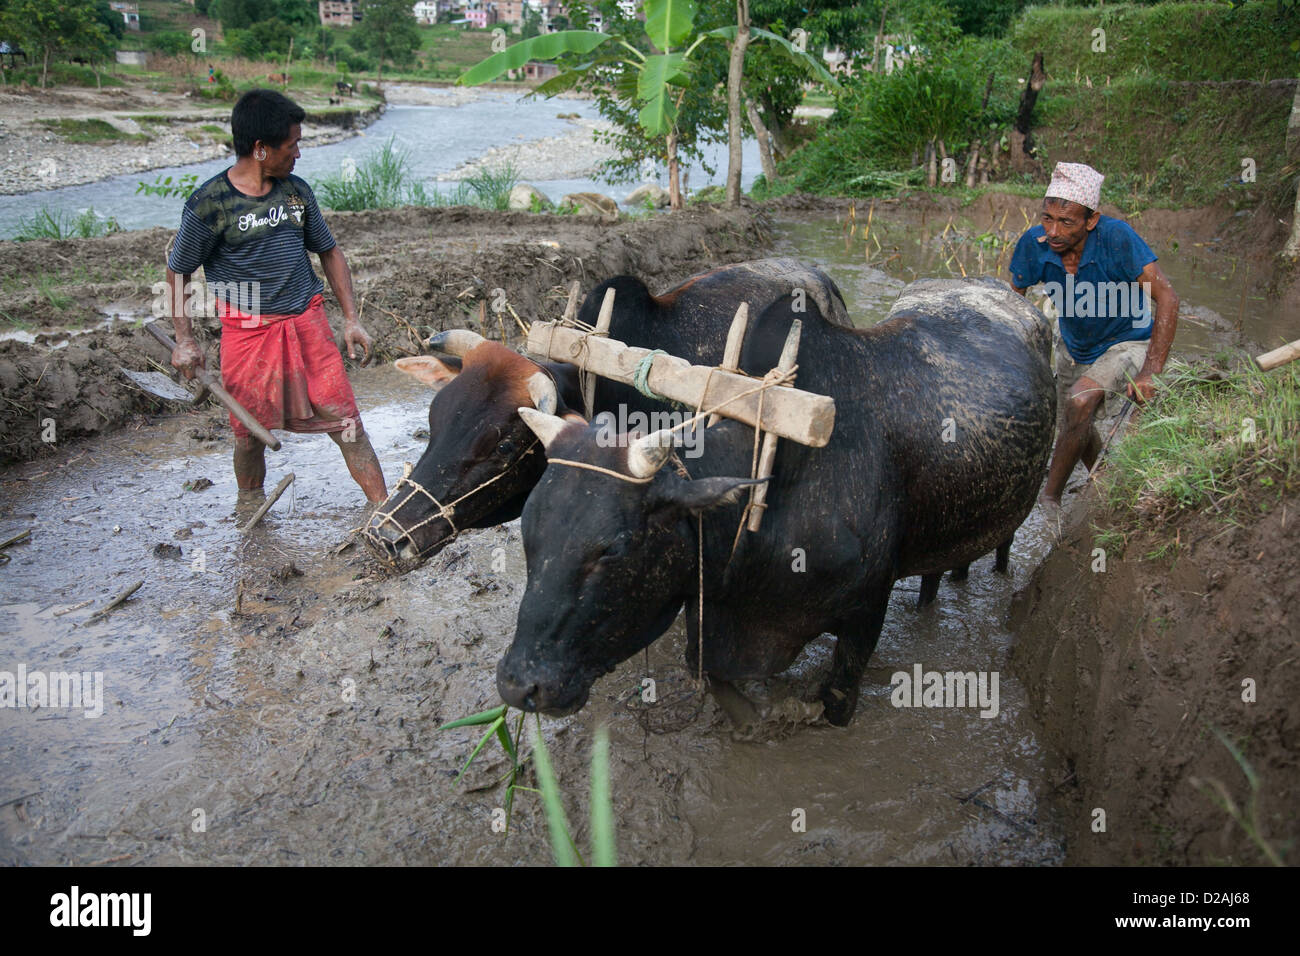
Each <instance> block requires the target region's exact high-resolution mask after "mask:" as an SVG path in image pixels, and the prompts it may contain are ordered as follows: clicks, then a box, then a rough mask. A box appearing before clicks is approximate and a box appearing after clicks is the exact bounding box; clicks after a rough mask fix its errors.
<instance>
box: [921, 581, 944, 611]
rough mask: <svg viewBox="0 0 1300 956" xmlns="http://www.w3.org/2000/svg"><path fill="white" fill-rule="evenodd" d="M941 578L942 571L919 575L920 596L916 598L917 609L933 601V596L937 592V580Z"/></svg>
mask: <svg viewBox="0 0 1300 956" xmlns="http://www.w3.org/2000/svg"><path fill="white" fill-rule="evenodd" d="M942 578H943V574H942V573H940V574H923V575H921V596H920V597H919V598H917V600H916V609H917V610H918V611H919V610H921V608H923V607H928V606H929V605H931V604H933V603H934V596H935V595H936V594H938V593H939V581H940V580H941V579H942Z"/></svg>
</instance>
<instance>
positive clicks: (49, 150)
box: [0, 84, 384, 195]
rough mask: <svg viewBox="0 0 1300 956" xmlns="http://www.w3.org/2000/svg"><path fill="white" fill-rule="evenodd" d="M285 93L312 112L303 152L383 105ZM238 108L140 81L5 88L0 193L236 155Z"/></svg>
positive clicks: (357, 126) (353, 131) (348, 132)
mask: <svg viewBox="0 0 1300 956" xmlns="http://www.w3.org/2000/svg"><path fill="white" fill-rule="evenodd" d="M289 95H290V96H291V97H293V98H294V99H295V101H296V102H298V104H299V105H300V106H302V107H303V109H305V110H306V111H307V122H305V123H303V139H302V148H304V149H307V148H310V147H312V146H323V145H325V144H328V143H336V142H339V141H340V140H343V139H347V138H348V137H351V136H355V135H357V133H358V132H359V131H360V130H362V129H364V128H365V127H367V126H369V125H370V124H371V123H373V122H374V121H375V120H377V119H378V118H379V117H380V116H381V115H382V114H383V109H384V105H383V104H382V103H380V102H378V101H374V100H367V99H362V98H358V99H357V100H356V102H355V104H346V105H342V106H340V105H338V104H331V103H330V102H329V98H328V97H326V96H322V95H320V94H317V93H313V92H306V91H298V90H290V91H289ZM232 106H233V104H232V103H227V102H219V101H212V100H203V99H196V98H195V97H192V96H189V95H188V94H184V93H165V92H159V91H157V90H151V89H148V88H147V87H145V86H143V85H140V84H133V85H129V86H125V87H120V86H119V87H106V88H105V89H102V90H93V89H85V88H81V87H60V88H53V89H48V90H38V89H27V90H23V89H20V88H15V87H9V88H7V89H5V90H4V91H2V92H0V156H3V157H4V162H3V163H2V164H0V195H17V194H20V193H28V192H34V191H40V190H48V189H58V188H61V187H63V186H75V185H80V184H83V183H92V182H98V181H100V180H103V179H108V178H110V177H113V176H119V175H121V174H122V173H124V172H146V171H148V170H151V169H165V168H168V167H172V166H182V165H187V164H190V163H200V162H204V161H206V160H210V159H217V158H220V157H222V156H233V155H234V154H233V152H232V151H231V149H230V109H231V107H232Z"/></svg>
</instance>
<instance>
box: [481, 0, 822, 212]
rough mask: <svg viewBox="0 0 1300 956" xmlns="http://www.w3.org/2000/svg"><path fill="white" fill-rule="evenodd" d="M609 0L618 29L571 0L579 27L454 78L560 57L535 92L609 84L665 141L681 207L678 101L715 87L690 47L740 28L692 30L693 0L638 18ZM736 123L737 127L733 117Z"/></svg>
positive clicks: (666, 0)
mask: <svg viewBox="0 0 1300 956" xmlns="http://www.w3.org/2000/svg"><path fill="white" fill-rule="evenodd" d="M611 7H613V4H610V5H608V6H602V8H601V12H602V14H604V15H605V17H606V22H607V23H609V24H610V26H609V29H611V30H617V31H618V32H617V33H614V32H611V33H602V32H598V31H595V30H589V29H582V28H581V27H582V26H585V25H587V23H588V21H587V16H586V11H585V8H583V7H582V5H581V4H571V5H570V6H569V13H570V16H571V17H573V20H574V23H575V24H577V25H578V26H579V29H575V30H566V31H561V32H559V33H550V34H546V35H544V36H540V37H534V38H532V39H529V40H524V41H522V42H520V43H516V44H514V45H513V46H510V47H507V48H506V49H505V50H503V51H501V52H499V53H495V54H493V55H492V56H490V57H488V58H487V59H486V60H483V61H482V62H481V63H478V64H476V65H475V66H473V67H471V68H470V69H469V70H467V71H466V72H465V73H464V74H462V75H461V77H460V78H459V80H458V81H457V82H458V83H463V84H465V85H468V86H474V85H478V84H480V83H486V82H488V81H489V80H492V79H495V78H496V77H498V76H500V75H501V74H502V73H505V72H506V71H507V70H512V69H519V68H520V67H522V66H524V64H526V63H527V62H528V61H530V60H557V61H559V65H560V68H561V72H560V75H559V76H557V77H554V78H553V79H551V80H549V81H547V82H546V83H545V84H543V85H542V86H540V87H539V88H538V92H540V93H543V94H544V95H546V96H552V95H555V94H556V93H560V92H563V91H565V90H569V89H573V88H575V87H579V86H584V85H585V86H587V87H588V88H591V87H595V88H600V89H607V90H609V91H611V92H612V95H613V97H614V98H615V99H616V100H617V101H618V102H619V104H620V105H621V107H622V108H623V110H624V111H625V113H627V112H632V111H635V115H636V121H637V123H638V125H639V126H640V129H641V130H642V131H643V132H644V133H645V134H646V135H647V136H648V137H650V138H651V139H655V140H658V139H662V140H663V142H664V147H665V148H664V153H663V155H664V156H665V157H666V159H667V165H668V191H669V195H670V196H671V197H672V208H673V209H680V208H681V207H682V195H681V184H680V180H679V171H680V170H679V157H678V146H679V138H680V135H681V132H682V126H683V124H682V120H683V116H682V105H683V103H684V102H686V100H687V98H688V96H689V95H690V94H691V93H692V91H694V92H695V93H696V94H698V93H700V92H701V91H704V92H706V93H711V92H712V90H713V89H714V87H715V86H716V80H715V76H716V74H707V73H703V72H701V71H700V70H699V64H700V61H701V59H702V58H703V57H704V56H706V55H707V50H708V47H705V48H704V49H705V51H706V52H705V53H701V54H700V55H699V56H695V54H696V51H697V50H699V49H700V48H701V46H702V45H703V44H705V42H706V41H708V40H711V39H723V40H734V38H735V36H736V34H737V31H738V27H737V26H736V25H732V26H724V27H717V28H714V29H710V30H704V31H701V32H698V33H696V25H695V20H696V15H697V13H698V10H697V7H696V4H695V0H645V2H644V4H643V9H644V11H645V23H644V24H641V23H639V22H637V21H634V20H628V19H627V18H624V17H622V16H621V15H620V14H619V13H618V12H617V10H616V9H610V8H611ZM750 32H751V33H752V34H753V35H756V36H761V37H762V38H764V39H766V40H771V41H774V42H776V43H778V44H781V45H783V46H784V47H785V48H786V49H787V50H788V51H789V52H790V53H791V55H795V56H798V57H800V58H802V60H803V61H804V62H806V63H807V64H808V65H809V69H810V70H812V71H813V72H817V71H820V74H821V75H822V76H823V77H824V78H825V79H826V80H828V81H830V82H831V83H834V80H832V79H831V77H830V75H829V74H828V73H826V71H825V69H824V68H822V67H821V65H820V64H819V63H816V62H815V61H813V60H812V59H811V58H810V57H808V56H807V55H806V54H805V53H802V52H800V51H797V50H795V48H794V47H793V46H792V45H791V44H790V42H789V41H788V40H785V39H784V38H783V37H778V36H775V35H773V34H770V33H768V32H767V31H763V30H756V29H754V30H751V31H750ZM692 35H694V38H693V39H692ZM611 41H612V42H611ZM688 41H689V42H688ZM602 46H603V47H604V49H603V50H601V51H600V53H599V54H598V55H596V56H595V57H594V58H593V59H590V60H588V61H587V62H585V63H584V62H581V61H578V60H576V59H575V58H574V56H575V55H581V56H587V55H589V54H592V53H593V51H595V50H597V48H599V47H602ZM656 50H659V51H662V52H658V53H656V52H654V51H656ZM742 57H743V48H742ZM735 126H736V127H737V129H738V128H739V120H738V118H737V121H736V123H735ZM687 128H688V129H689V127H687ZM733 165H734V164H733Z"/></svg>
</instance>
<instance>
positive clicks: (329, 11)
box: [317, 0, 361, 27]
mask: <svg viewBox="0 0 1300 956" xmlns="http://www.w3.org/2000/svg"><path fill="white" fill-rule="evenodd" d="M317 10H318V12H319V14H320V22H321V26H334V27H350V26H352V25H353V24H354V23H356V22H357V21H359V20H360V19H361V10H360V8H359V4H356V3H353V2H352V0H320V3H319V4H318V5H317Z"/></svg>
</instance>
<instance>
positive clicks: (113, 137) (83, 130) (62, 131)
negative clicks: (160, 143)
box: [41, 119, 153, 143]
mask: <svg viewBox="0 0 1300 956" xmlns="http://www.w3.org/2000/svg"><path fill="white" fill-rule="evenodd" d="M41 125H42V126H44V127H45V128H46V129H48V130H51V131H53V132H55V133H58V134H59V136H61V137H62V138H63V139H64V140H66V141H67V142H69V143H148V142H151V141H152V140H153V137H152V136H150V135H148V134H147V133H127V132H125V131H123V130H120V129H118V128H117V127H116V126H114V125H113V124H112V123H107V122H105V121H104V120H102V119H52V120H41Z"/></svg>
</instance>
